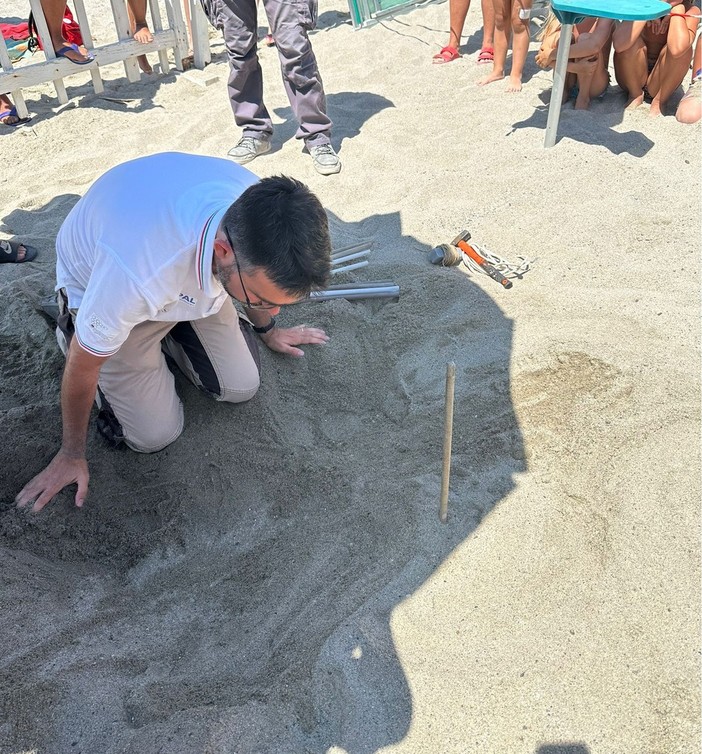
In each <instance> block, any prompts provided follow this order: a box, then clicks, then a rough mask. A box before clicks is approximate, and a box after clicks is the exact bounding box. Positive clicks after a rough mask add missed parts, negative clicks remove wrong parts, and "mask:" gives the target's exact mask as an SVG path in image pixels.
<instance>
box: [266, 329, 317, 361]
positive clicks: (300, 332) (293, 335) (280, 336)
mask: <svg viewBox="0 0 702 754" xmlns="http://www.w3.org/2000/svg"><path fill="white" fill-rule="evenodd" d="M261 340H262V341H263V342H264V343H265V344H266V345H267V346H268V348H270V349H271V351H278V353H286V354H288V356H304V355H305V352H304V351H303V350H302V349H301V348H296V346H300V345H302V344H304V343H312V344H314V345H320V346H323V345H324V344H325V343H327V342H328V341H329V336H328V335H327V334H326V333H325V332H324V330H320V329H319V328H318V327H307V325H298V326H297V327H274V328H273V329H272V330H270V331H269V332H267V333H265V334H264V335H261Z"/></svg>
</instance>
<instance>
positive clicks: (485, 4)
mask: <svg viewBox="0 0 702 754" xmlns="http://www.w3.org/2000/svg"><path fill="white" fill-rule="evenodd" d="M480 10H481V11H482V14H483V44H482V45H481V46H482V47H494V46H495V6H494V3H493V1H492V0H480Z"/></svg>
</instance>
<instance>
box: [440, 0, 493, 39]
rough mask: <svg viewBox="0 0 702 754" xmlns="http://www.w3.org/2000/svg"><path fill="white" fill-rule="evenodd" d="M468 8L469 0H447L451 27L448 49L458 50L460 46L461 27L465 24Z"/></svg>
mask: <svg viewBox="0 0 702 754" xmlns="http://www.w3.org/2000/svg"><path fill="white" fill-rule="evenodd" d="M491 2H492V0H491ZM468 8H470V0H449V23H450V25H451V30H450V32H449V42H448V46H449V47H455V48H456V49H458V48H459V47H460V45H461V34H463V25H464V24H465V22H466V15H467V14H468Z"/></svg>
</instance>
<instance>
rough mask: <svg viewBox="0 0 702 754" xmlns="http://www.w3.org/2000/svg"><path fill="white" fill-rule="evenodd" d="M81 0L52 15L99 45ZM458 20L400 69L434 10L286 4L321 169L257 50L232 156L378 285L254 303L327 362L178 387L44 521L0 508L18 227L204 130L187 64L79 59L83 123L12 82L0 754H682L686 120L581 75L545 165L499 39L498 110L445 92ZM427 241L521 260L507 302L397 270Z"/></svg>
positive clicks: (50, 446) (13, 377)
mask: <svg viewBox="0 0 702 754" xmlns="http://www.w3.org/2000/svg"><path fill="white" fill-rule="evenodd" d="M108 7H109V6H108V4H107V2H106V1H105V0H96V1H95V2H94V3H91V4H90V7H89V12H90V14H91V19H92V25H93V35H94V36H95V37H96V42H97V43H98V44H102V43H105V42H106V41H110V39H109V38H110V34H112V33H113V32H111V30H110V24H111V21H110V19H111V16H110V13H109V9H108ZM25 12H26V9H25V3H24V2H21V1H20V0H9V2H6V3H3V13H4V14H6V17H10V18H21V17H23V15H24V13H25ZM480 23H481V20H480V13H479V4H478V5H476V7H474V8H472V9H471V11H470V13H469V16H468V21H467V24H466V35H467V37H466V39H467V41H466V43H465V45H464V51H465V52H466V53H467V57H465V58H464V59H461V60H459V61H457V62H455V63H452V64H450V65H446V66H435V65H431V63H430V58H431V55H432V54H433V53H435V52H436V51H438V49H439V47H440V46H442V45H443V44H445V42H446V39H447V32H446V30H447V28H448V5H447V4H438V5H427V6H426V7H423V8H417V9H415V10H413V11H412V12H410V13H407V14H404V15H400V16H398V17H396V18H394V19H393V18H388V19H385V20H383V21H382V23H380V24H377V25H376V26H374V27H372V28H369V29H366V30H364V31H361V32H355V31H354V30H353V29H352V27H351V26H350V25H349V23H348V12H347V8H345V6H344V3H343V0H330V1H329V2H327V1H326V0H324V1H323V2H322V7H321V9H320V23H319V30H318V31H317V32H316V33H315V34H314V48H315V51H316V53H317V56H318V58H319V62H320V67H321V70H322V74H323V77H324V81H325V86H326V91H327V95H328V105H329V111H330V114H331V116H332V118H333V119H334V121H335V123H336V127H335V130H334V143H335V145H336V146H337V148H339V152H340V156H341V158H342V160H343V163H344V168H343V171H342V172H341V174H339V175H338V176H332V177H327V178H325V177H323V176H320V175H317V174H316V173H315V172H314V170H313V169H312V165H311V162H310V159H309V157H308V156H307V155H305V154H303V153H302V152H301V144H300V143H299V142H296V141H295V140H294V138H293V135H294V132H295V123H294V122H293V120H292V117H291V112H290V108H289V105H288V103H287V100H286V99H285V95H284V92H283V88H282V84H281V81H280V75H279V70H278V63H277V55H276V51H275V49H263V50H262V51H261V59H262V64H263V67H264V70H265V77H266V100H267V102H268V105H269V108H270V109H271V112H272V113H274V120H275V123H276V133H275V138H274V151H273V153H272V154H270V155H269V156H266V157H262V158H259V159H257V160H256V161H255V162H253V163H252V164H251V168H252V170H253V171H254V172H256V173H257V174H259V175H261V176H265V175H272V174H275V173H281V172H282V173H286V174H290V175H293V176H295V177H297V178H300V179H301V180H303V181H305V182H306V183H307V184H308V185H309V186H310V187H311V188H312V189H313V190H314V191H315V192H317V193H318V195H319V196H320V198H321V200H322V202H323V203H324V205H325V207H326V208H327V209H328V212H329V219H330V223H331V229H332V235H333V241H334V245H335V247H340V246H343V245H348V244H351V243H354V242H357V241H363V240H366V239H368V240H372V242H373V250H372V253H371V256H370V262H371V263H370V265H369V266H368V267H367V268H365V269H362V270H359V271H357V272H355V273H349V274H348V277H347V278H346V279H347V280H361V281H364V280H393V281H395V282H396V283H398V284H399V285H400V286H401V295H400V298H399V300H398V301H396V302H386V303H382V302H377V301H376V302H345V301H337V302H333V303H316V304H308V305H305V306H304V307H299V308H296V309H295V310H290V311H288V312H286V313H284V315H283V317H282V319H283V321H284V322H286V323H289V324H296V323H298V322H300V321H304V322H306V323H310V324H312V323H314V324H317V325H320V326H322V327H324V328H325V329H326V330H327V332H328V333H329V334H330V336H331V341H330V343H329V344H328V345H327V346H326V347H322V348H312V347H310V348H308V349H307V353H306V356H305V357H304V358H303V359H301V360H291V359H288V358H285V357H282V356H279V355H276V354H273V353H270V352H265V353H264V354H263V384H262V388H261V390H260V392H259V394H258V395H257V397H256V398H255V399H254V400H253V401H251V402H250V403H249V404H246V405H239V406H231V405H230V406H225V405H221V404H216V403H214V402H211V401H209V400H208V399H207V398H206V397H205V396H203V395H202V394H200V393H198V392H197V391H196V390H195V388H193V387H192V386H190V385H189V384H188V383H186V382H185V381H184V380H182V379H179V381H178V389H179V392H180V394H181V396H182V397H183V400H184V404H185V413H186V429H185V432H184V434H183V436H182V437H181V438H180V439H179V440H178V441H177V442H176V443H175V444H173V445H172V446H171V447H169V448H168V449H167V450H164V451H163V452H161V453H158V454H155V455H148V456H144V455H137V454H135V453H132V452H130V451H124V452H121V451H113V450H111V449H109V448H107V447H106V446H105V445H104V444H103V442H102V441H101V439H100V437H99V436H98V435H97V434H96V432H95V431H94V429H91V431H90V438H89V450H88V455H89V462H90V467H91V471H92V476H91V487H90V496H89V501H88V503H87V504H86V506H85V508H84V509H83V510H81V511H78V510H76V509H75V508H74V507H73V505H72V497H71V494H70V492H65V493H64V494H62V495H61V496H60V497H59V498H58V499H57V500H56V501H55V502H54V503H53V504H52V505H51V506H49V507H48V508H47V509H45V511H44V512H43V513H41V514H40V515H30V514H28V513H26V512H20V511H17V510H16V509H15V507H14V505H13V502H12V501H13V498H14V496H15V495H16V494H17V492H18V491H19V489H20V488H21V487H22V485H23V484H24V483H25V482H26V481H28V480H29V479H30V478H31V477H32V476H33V475H34V474H35V473H37V472H38V471H39V470H40V469H41V468H43V466H44V465H45V464H46V463H47V461H48V460H49V459H50V457H51V456H52V454H53V453H54V452H55V450H56V448H57V447H58V443H59V440H60V412H59V402H58V392H59V380H60V374H61V369H62V358H61V356H60V353H59V351H58V348H57V346H56V344H55V341H54V339H53V335H52V333H51V330H50V328H49V326H48V324H47V322H46V320H45V319H44V317H43V316H42V315H41V314H40V313H39V312H38V303H39V301H40V300H41V299H42V298H43V297H44V296H46V295H47V294H49V293H50V292H51V290H52V287H53V279H54V262H55V252H54V239H55V235H56V232H57V231H58V228H59V227H60V225H61V222H62V220H63V218H64V217H65V216H66V214H67V213H68V211H69V210H70V208H71V207H72V206H73V204H74V203H75V202H76V200H77V199H78V197H79V196H80V195H81V194H82V193H83V192H85V191H86V189H87V188H88V186H89V185H90V184H91V182H92V181H93V180H94V179H95V178H96V177H98V176H99V175H100V174H101V173H103V172H104V171H105V170H107V169H108V168H110V167H111V166H113V165H115V164H117V163H119V162H121V161H123V160H127V159H131V158H134V157H137V156H140V155H144V154H149V153H153V152H158V151H167V150H182V151H188V152H195V153H198V154H207V155H218V156H222V155H224V154H225V153H226V151H227V150H228V149H229V148H230V147H231V146H232V145H233V144H234V143H235V142H236V140H237V139H238V137H239V134H238V132H237V130H236V128H235V126H234V123H233V119H232V115H231V111H230V109H229V106H228V102H227V97H226V79H227V63H226V55H225V52H224V49H223V46H222V43H221V41H220V39H219V38H218V37H217V35H216V33H213V37H212V50H213V63H212V65H211V66H210V67H208V69H207V72H206V73H207V77H212V76H216V77H217V81H216V82H215V83H214V84H212V85H211V86H199V85H198V84H196V83H193V81H192V80H189V79H188V78H187V77H186V76H183V75H176V74H174V73H170V74H168V75H166V76H162V75H155V76H152V77H150V78H146V77H144V78H143V79H142V81H141V82H139V83H137V84H130V83H128V82H127V80H126V78H125V76H124V69H123V67H122V66H120V65H115V66H111V67H108V68H105V69H103V72H104V76H105V79H106V94H107V96H110V97H113V98H117V99H122V100H125V102H123V103H120V102H114V101H108V100H105V99H102V98H100V97H96V96H95V95H94V94H93V93H92V89H91V87H90V85H89V76H88V74H87V73H85V72H82V71H81V72H79V73H78V74H77V75H75V76H73V77H72V78H70V79H67V85H68V91H69V95H70V97H71V106H69V107H67V108H58V107H57V102H56V100H55V97H54V93H53V90H52V89H51V87H50V86H48V85H47V86H44V87H37V88H36V89H32V90H28V91H27V92H26V98H27V102H28V105H29V108H30V111H31V112H32V113H33V116H34V117H33V120H32V121H31V123H30V124H29V126H28V127H24V128H22V129H12V130H11V129H6V128H3V129H1V131H0V146H1V148H2V163H3V169H2V171H1V173H0V220H1V223H2V224H1V225H0V235H1V237H3V238H12V237H19V238H21V239H24V240H26V241H27V242H30V243H32V244H33V245H35V246H37V247H38V248H39V249H40V256H39V258H38V259H37V261H36V262H34V263H32V264H31V265H26V266H23V265H3V266H2V267H0V291H1V292H2V301H3V305H2V313H1V314H0V352H1V353H2V359H1V362H0V364H1V367H0V368H1V376H0V437H1V438H2V462H1V463H0V536H1V539H0V545H1V547H0V574H1V576H0V578H1V579H2V589H1V590H0V597H1V601H0V631H1V635H2V636H3V641H2V650H0V752H1V753H2V754H18V752H36V754H66V753H68V752H76V753H78V752H81V753H82V754H116V753H118V752H119V753H120V754H121V753H125V754H126V753H129V754H136V753H137V752H138V753H139V754H155V753H156V752H164V754H195V753H203V754H205V753H207V754H215V753H216V754H220V753H226V754H234V753H236V754H293V753H294V754H325V753H327V752H328V753H329V754H343V752H346V753H347V754H370V753H371V752H384V753H386V754H390V752H392V754H449V753H451V754H452V753H454V752H455V753H456V754H459V753H460V754H467V753H469V752H470V753H475V754H691V753H692V754H694V752H699V751H700V745H699V741H700V725H699V718H700V695H699V681H700V677H699V645H700V644H699V622H700V621H699V549H700V548H699V518H700V516H699V513H700V511H699V495H700V490H699V413H700V412H699V408H700V401H699V374H700V360H699V342H700V327H699V282H700V281H699V266H698V262H699V254H700V219H699V218H700V126H699V124H698V125H697V126H692V127H690V126H682V125H680V124H678V123H676V122H675V120H674V118H673V117H672V116H668V117H664V118H660V119H657V120H655V119H650V118H649V117H648V115H647V110H648V107H647V106H644V107H642V108H641V109H640V110H639V111H636V112H634V113H626V114H625V113H623V111H622V108H623V102H624V96H623V94H622V93H621V92H620V91H619V90H618V89H617V88H616V87H615V86H613V87H612V88H611V89H610V92H609V94H608V96H607V97H606V99H605V100H604V101H603V102H597V103H594V104H593V106H592V109H591V111H589V112H585V113H583V112H574V111H573V110H572V109H571V106H568V107H566V109H565V110H564V112H563V114H562V118H561V130H560V140H559V143H558V144H557V145H556V147H555V148H553V149H550V150H544V149H543V147H542V144H543V128H544V125H545V121H546V105H545V103H546V102H547V101H548V94H549V91H550V85H551V82H550V77H549V75H548V74H546V73H544V72H542V71H540V70H538V69H537V68H536V67H535V65H534V62H533V49H534V48H535V47H536V45H533V46H532V54H530V57H529V61H528V66H527V77H526V78H527V80H526V82H525V86H524V90H523V92H522V93H521V94H519V95H513V94H507V93H505V92H504V86H503V85H502V84H494V85H492V86H490V87H487V88H478V87H477V86H476V81H477V80H478V78H479V77H480V76H481V75H484V72H485V69H484V68H483V67H479V66H477V65H476V63H475V57H476V52H477V49H478V47H479V42H480V34H479V29H480ZM152 60H153V62H154V63H155V62H156V56H152ZM198 73H199V72H195V74H196V75H197V74H198ZM681 93H682V92H681V91H680V92H678V93H677V94H676V95H675V101H677V99H679V97H680V96H681ZM464 228H467V229H469V230H470V231H471V233H472V234H473V238H474V239H475V240H476V241H477V242H478V243H481V244H484V245H485V246H486V247H488V248H489V249H491V250H492V251H493V252H494V253H496V254H498V255H500V256H502V257H504V258H506V259H508V260H516V258H517V257H518V256H520V255H521V256H524V257H527V258H530V259H534V258H536V260H537V261H536V262H535V263H534V265H533V268H532V270H531V271H530V272H528V273H527V274H526V275H525V276H524V277H523V279H521V280H517V281H515V284H514V287H513V288H512V289H511V290H509V291H506V290H503V289H501V288H500V286H499V285H497V284H496V283H495V282H493V281H492V280H490V279H489V278H487V277H485V276H481V275H476V274H470V273H468V271H466V270H465V269H442V268H438V267H433V266H431V265H429V264H428V262H427V254H428V251H429V250H430V249H431V248H432V247H433V246H434V245H435V244H437V243H442V242H449V241H451V240H452V238H453V237H454V236H455V235H456V234H457V233H458V232H460V231H461V230H462V229H464ZM451 360H452V361H455V362H456V364H457V380H456V406H455V419H454V438H453V447H454V455H453V473H452V478H451V495H450V503H449V522H448V523H447V524H446V525H442V524H440V523H439V520H438V503H439V488H440V472H441V448H442V431H443V426H442V425H443V391H444V376H445V364H446V362H448V361H451Z"/></svg>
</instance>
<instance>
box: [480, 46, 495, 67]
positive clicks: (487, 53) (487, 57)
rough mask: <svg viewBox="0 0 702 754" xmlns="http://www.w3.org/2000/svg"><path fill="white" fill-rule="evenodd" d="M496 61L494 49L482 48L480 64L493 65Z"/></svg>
mask: <svg viewBox="0 0 702 754" xmlns="http://www.w3.org/2000/svg"><path fill="white" fill-rule="evenodd" d="M494 60H495V50H494V48H493V47H481V48H480V53H479V54H478V64H480V65H482V64H483V63H492V62H493V61H494Z"/></svg>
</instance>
